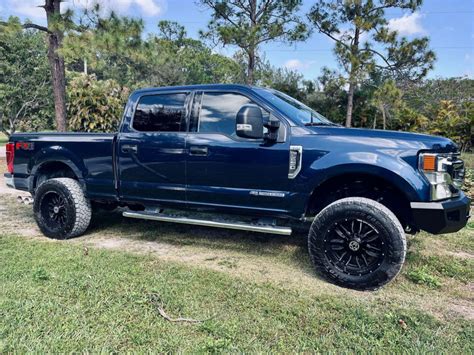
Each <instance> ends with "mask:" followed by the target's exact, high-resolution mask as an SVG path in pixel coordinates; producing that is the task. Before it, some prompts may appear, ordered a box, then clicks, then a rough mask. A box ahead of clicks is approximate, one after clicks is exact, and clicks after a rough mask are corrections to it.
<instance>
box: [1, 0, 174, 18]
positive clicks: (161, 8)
mask: <svg viewBox="0 0 474 355" xmlns="http://www.w3.org/2000/svg"><path fill="white" fill-rule="evenodd" d="M96 3H99V4H100V5H101V7H102V9H103V12H105V13H108V12H110V11H112V10H113V11H116V12H117V13H119V14H121V15H135V12H136V10H137V9H138V11H139V14H140V15H141V16H144V17H152V16H159V15H162V14H163V13H164V12H165V10H166V2H165V0H69V1H67V2H63V3H62V4H61V9H62V10H65V9H84V8H90V7H92V6H93V5H95V4H96ZM43 4H44V0H9V1H8V5H7V7H6V9H5V10H8V11H9V12H14V13H15V14H18V15H23V16H26V17H29V18H31V19H40V18H41V19H44V18H45V17H46V14H45V11H44V9H43V8H41V7H38V5H43ZM134 10H135V11H134Z"/></svg>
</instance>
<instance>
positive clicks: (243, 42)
mask: <svg viewBox="0 0 474 355" xmlns="http://www.w3.org/2000/svg"><path fill="white" fill-rule="evenodd" d="M200 3H201V4H203V5H204V6H205V7H207V8H209V9H211V10H212V19H211V21H210V22H209V25H208V31H207V32H201V35H202V36H203V37H205V38H212V39H215V40H217V41H218V42H220V43H222V44H223V45H229V44H230V45H235V46H237V47H239V48H240V49H241V50H243V51H244V52H245V54H246V57H247V73H246V81H247V83H248V84H254V83H255V77H254V72H255V68H256V65H257V60H258V47H259V46H260V45H261V44H262V43H266V42H269V41H275V40H281V41H285V42H294V41H298V40H302V39H304V38H305V35H306V26H305V24H304V23H303V22H302V21H301V20H300V17H299V16H298V15H297V11H298V10H299V8H300V5H301V0H200Z"/></svg>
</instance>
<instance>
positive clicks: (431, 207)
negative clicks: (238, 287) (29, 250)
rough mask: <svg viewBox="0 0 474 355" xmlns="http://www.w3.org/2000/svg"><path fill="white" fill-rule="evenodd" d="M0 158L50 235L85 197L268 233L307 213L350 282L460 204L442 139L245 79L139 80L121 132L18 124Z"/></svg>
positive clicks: (342, 278) (333, 273)
mask: <svg viewBox="0 0 474 355" xmlns="http://www.w3.org/2000/svg"><path fill="white" fill-rule="evenodd" d="M7 164H8V171H9V172H8V173H7V174H5V177H6V181H7V185H8V186H10V187H13V188H16V189H19V190H25V191H29V192H30V193H31V194H32V195H33V196H34V205H33V208H34V215H35V218H36V222H37V223H38V226H39V228H40V229H41V231H42V232H43V233H44V234H45V235H46V236H48V237H51V238H70V237H75V236H78V235H80V234H82V233H84V232H85V231H86V229H87V227H88V225H89V222H90V219H91V213H92V210H93V207H94V206H98V207H105V208H107V209H113V208H115V207H118V206H121V207H128V209H126V210H125V211H124V212H123V215H124V216H126V217H133V218H144V219H150V220H157V221H167V222H177V223H188V224H195V225H206V226H212V227H223V228H233V229H242V230H248V231H254V232H266V233H275V234H290V233H291V232H292V227H293V228H294V226H295V224H298V225H300V226H304V225H307V226H308V229H309V236H308V246H309V254H310V256H311V259H312V262H313V264H314V267H315V270H316V271H317V272H318V273H319V274H321V275H322V276H324V277H325V278H327V279H329V280H330V281H332V282H334V283H337V284H339V285H342V286H345V287H350V288H355V289H375V288H378V287H380V286H382V285H384V284H386V283H387V282H389V281H390V280H392V279H393V278H394V277H395V276H396V275H397V274H398V272H399V271H400V269H401V267H402V264H403V262H404V259H405V253H406V241H405V233H406V232H407V233H415V232H417V231H419V230H426V231H428V232H430V233H450V232H455V231H457V230H459V229H461V228H463V227H464V226H465V224H466V222H467V218H468V214H469V204H470V200H469V199H468V198H467V197H466V196H465V195H464V194H463V192H462V191H461V185H462V183H463V177H464V164H463V162H462V161H461V160H460V159H459V153H458V151H457V147H456V145H455V144H454V143H453V142H452V141H451V140H449V139H446V138H442V137H434V136H428V135H421V134H412V133H403V132H393V131H380V130H366V129H348V128H344V127H341V126H339V125H337V124H334V123H332V122H330V121H328V120H327V119H326V118H324V117H323V116H322V115H320V114H319V113H318V112H316V111H314V110H312V109H311V108H309V107H307V106H305V105H303V104H302V103H300V102H298V101H297V100H295V99H293V98H291V97H289V96H287V95H285V94H282V93H281V92H278V91H275V90H271V89H266V88H258V87H250V86H242V85H199V86H182V87H168V88H156V89H144V90H138V91H135V92H134V93H133V94H132V95H131V96H130V99H129V101H128V103H127V105H126V107H125V111H124V115H123V119H122V123H121V125H120V129H119V132H118V133H117V134H92V133H91V134H83V133H66V134H62V133H61V134H58V133H27V134H23V133H18V134H14V135H12V137H11V139H10V142H9V143H8V144H7ZM169 209H182V210H188V211H191V212H192V211H199V212H200V213H199V214H194V215H193V214H191V215H189V214H188V215H184V216H183V215H182V214H174V215H173V214H170V213H169V212H166V210H169ZM203 212H204V213H203ZM188 213H189V212H188ZM216 213H219V218H217V217H216V216H217V215H216ZM203 214H204V215H206V214H207V215H208V216H209V217H202V215H203ZM222 214H226V215H228V216H233V217H227V219H222ZM237 216H238V217H237ZM252 218H253V219H252ZM290 222H291V223H290Z"/></svg>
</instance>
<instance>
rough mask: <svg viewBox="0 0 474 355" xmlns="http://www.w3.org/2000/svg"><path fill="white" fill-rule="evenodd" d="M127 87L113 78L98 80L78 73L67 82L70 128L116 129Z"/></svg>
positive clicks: (102, 130) (87, 130)
mask: <svg viewBox="0 0 474 355" xmlns="http://www.w3.org/2000/svg"><path fill="white" fill-rule="evenodd" d="M128 94H129V90H128V88H125V87H121V86H120V85H119V84H118V83H117V82H116V81H114V80H97V78H96V77H95V75H84V74H81V75H79V76H76V77H75V78H73V79H72V80H71V81H70V83H69V85H68V91H67V96H68V103H67V113H68V118H69V129H71V130H73V131H84V132H115V131H116V130H117V128H118V125H119V124H120V119H121V117H122V112H123V108H124V105H125V103H126V102H127V98H128Z"/></svg>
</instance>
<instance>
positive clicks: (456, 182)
mask: <svg viewBox="0 0 474 355" xmlns="http://www.w3.org/2000/svg"><path fill="white" fill-rule="evenodd" d="M458 156H459V154H433V153H422V154H420V161H419V169H420V171H421V172H422V173H423V175H424V176H425V177H426V179H427V180H428V182H429V183H430V186H431V193H430V198H431V200H443V199H446V198H450V197H453V196H456V195H458V194H459V189H460V188H461V187H462V183H463V180H464V163H463V161H462V160H460V159H459V158H458Z"/></svg>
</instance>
